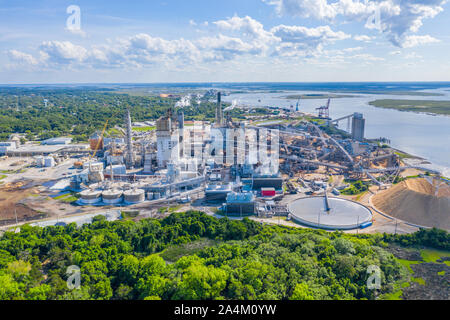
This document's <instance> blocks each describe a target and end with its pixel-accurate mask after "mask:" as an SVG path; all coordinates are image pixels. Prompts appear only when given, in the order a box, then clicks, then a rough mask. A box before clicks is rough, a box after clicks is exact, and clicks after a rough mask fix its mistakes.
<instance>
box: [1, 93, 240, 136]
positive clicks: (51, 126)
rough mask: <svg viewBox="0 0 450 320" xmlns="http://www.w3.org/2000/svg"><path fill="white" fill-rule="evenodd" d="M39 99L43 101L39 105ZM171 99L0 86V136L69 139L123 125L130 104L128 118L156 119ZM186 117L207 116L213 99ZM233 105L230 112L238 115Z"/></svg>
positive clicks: (171, 103)
mask: <svg viewBox="0 0 450 320" xmlns="http://www.w3.org/2000/svg"><path fill="white" fill-rule="evenodd" d="M44 99H47V100H48V103H47V107H45V103H44ZM176 100H177V99H175V98H161V97H158V96H134V95H129V94H124V93H116V92H112V91H109V90H105V89H101V90H100V89H96V88H74V89H68V88H61V89H58V88H55V89H28V88H2V90H1V93H0V139H6V138H8V137H9V135H10V134H11V133H24V134H26V137H27V138H28V140H32V139H35V138H38V139H47V138H51V137H56V136H62V135H71V136H73V137H74V139H75V141H87V139H88V137H89V136H90V135H91V134H92V133H93V132H94V131H95V130H99V129H101V128H102V127H103V125H104V123H105V121H106V120H107V119H110V120H109V127H113V126H115V125H121V126H123V123H124V121H123V116H124V113H125V109H126V107H129V108H131V115H132V120H133V121H149V120H156V119H158V118H159V117H161V116H162V115H164V114H165V113H166V111H167V109H168V108H170V107H174V105H175V103H176ZM184 110H185V116H186V120H208V119H209V120H210V119H214V116H215V104H214V102H213V101H211V102H210V101H202V103H201V104H200V105H196V104H193V106H191V107H185V109H184ZM241 114H242V111H241V110H239V109H234V110H232V111H231V113H230V115H231V116H234V117H236V116H240V115H241Z"/></svg>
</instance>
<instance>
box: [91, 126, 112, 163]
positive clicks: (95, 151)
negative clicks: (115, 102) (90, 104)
mask: <svg viewBox="0 0 450 320" xmlns="http://www.w3.org/2000/svg"><path fill="white" fill-rule="evenodd" d="M108 122H109V119H108V120H106V122H105V125H104V126H103V130H102V133H101V134H100V137H99V138H98V141H97V145H96V146H95V150H94V152H93V153H92V154H91V155H90V156H89V160H91V159H92V158H94V157H95V155H96V154H97V150H98V149H99V148H100V143H102V141H103V135H104V134H105V131H106V127H107V126H108Z"/></svg>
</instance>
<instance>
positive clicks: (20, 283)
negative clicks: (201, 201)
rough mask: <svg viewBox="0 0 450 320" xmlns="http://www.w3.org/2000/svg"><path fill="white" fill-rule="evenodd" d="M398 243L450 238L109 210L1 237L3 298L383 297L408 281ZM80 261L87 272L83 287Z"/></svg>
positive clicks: (441, 243) (439, 242)
mask: <svg viewBox="0 0 450 320" xmlns="http://www.w3.org/2000/svg"><path fill="white" fill-rule="evenodd" d="M201 238H209V239H214V240H216V241H215V243H218V244H217V245H213V246H206V247H204V248H202V249H201V250H200V251H199V252H197V253H196V254H189V253H187V254H186V255H185V256H183V257H182V258H180V259H178V260H177V261H176V262H175V263H173V264H167V263H166V262H165V261H164V259H163V258H162V257H161V255H160V253H161V252H163V251H164V250H166V249H167V248H168V247H170V248H173V247H174V246H175V247H177V246H180V245H181V244H186V243H190V242H192V241H200V240H199V239H201ZM389 242H398V243H399V244H401V245H417V244H424V245H432V246H437V247H439V248H445V249H448V243H449V235H448V233H446V232H445V231H439V230H431V231H420V232H419V233H417V234H414V235H408V236H395V235H359V236H355V235H347V234H343V233H340V232H335V233H329V232H324V231H315V230H309V229H291V228H283V227H278V226H262V225H261V224H259V223H257V222H254V221H252V220H248V219H244V220H242V221H236V220H228V219H226V218H223V219H216V218H214V217H211V216H208V215H206V214H204V213H200V212H187V213H175V214H172V215H170V216H169V217H167V218H165V219H163V220H155V219H145V220H141V221H139V222H133V221H115V222H108V221H105V219H104V218H103V217H101V216H99V217H96V218H95V219H94V222H93V223H92V224H89V225H84V226H82V227H80V228H77V227H76V225H75V224H70V225H68V226H65V227H63V226H55V227H47V228H40V227H30V226H23V227H22V229H21V231H20V232H19V233H13V232H6V233H5V234H4V235H3V236H2V238H1V239H0V299H374V298H376V296H377V295H378V294H380V293H385V292H389V291H391V290H392V289H393V286H394V284H395V283H396V282H398V281H404V280H405V278H406V277H407V270H406V269H405V268H404V267H403V266H402V265H401V264H400V263H399V262H398V261H397V260H396V259H395V258H394V256H393V255H392V254H390V253H389V252H387V251H386V250H385V249H384V247H386V246H387V244H388V243H389ZM180 248H182V246H180ZM162 256H164V255H162ZM72 265H75V266H78V267H79V268H80V272H81V287H80V288H79V289H73V290H71V289H69V287H68V285H67V279H68V275H67V274H66V272H67V268H68V267H69V266H72ZM371 265H375V266H378V267H379V268H380V270H381V277H382V279H381V280H382V281H381V283H382V287H381V289H380V290H378V291H375V290H369V289H368V287H367V278H368V273H367V270H368V268H369V266H371Z"/></svg>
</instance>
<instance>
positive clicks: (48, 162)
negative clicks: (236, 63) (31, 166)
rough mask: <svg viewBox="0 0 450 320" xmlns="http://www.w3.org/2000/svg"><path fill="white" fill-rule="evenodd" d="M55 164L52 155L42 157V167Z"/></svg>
mask: <svg viewBox="0 0 450 320" xmlns="http://www.w3.org/2000/svg"><path fill="white" fill-rule="evenodd" d="M53 166H55V159H54V158H53V157H45V158H44V167H47V168H48V167H53Z"/></svg>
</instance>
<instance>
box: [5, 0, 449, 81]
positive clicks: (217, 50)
mask: <svg viewBox="0 0 450 320" xmlns="http://www.w3.org/2000/svg"><path fill="white" fill-rule="evenodd" d="M70 5H76V6H78V7H79V8H80V21H81V25H80V28H77V26H74V25H72V24H69V26H68V25H67V23H66V21H67V19H68V18H69V16H70V14H68V13H67V12H66V10H67V8H68V7H69V6H70ZM449 11H450V5H449V4H448V0H328V1H327V0H245V1H243V0H240V1H236V0H227V1H225V0H223V1H214V0H209V1H206V0H189V1H186V0H185V1H180V0H164V1H159V0H155V1H142V0H141V1H136V0H128V1H98V0H90V1H75V0H72V1H61V0H60V1H56V0H47V1H21V0H15V1H5V0H0V83H5V84H12V83H72V82H74V83H95V82H194V81H199V82H203V81H208V82H221V81H230V82H231V81H298V82H308V81H448V80H450V63H449V58H448V53H449V52H450V13H449ZM377 13H379V14H378V15H377ZM374 17H379V18H374Z"/></svg>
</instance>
